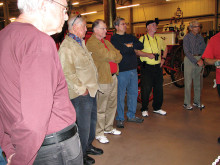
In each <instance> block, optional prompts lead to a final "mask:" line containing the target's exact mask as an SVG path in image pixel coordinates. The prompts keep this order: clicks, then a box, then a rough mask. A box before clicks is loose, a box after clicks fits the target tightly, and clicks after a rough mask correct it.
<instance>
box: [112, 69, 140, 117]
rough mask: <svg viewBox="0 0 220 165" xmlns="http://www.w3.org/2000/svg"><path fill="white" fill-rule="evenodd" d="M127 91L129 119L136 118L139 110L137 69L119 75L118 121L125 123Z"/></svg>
mask: <svg viewBox="0 0 220 165" xmlns="http://www.w3.org/2000/svg"><path fill="white" fill-rule="evenodd" d="M126 91H127V106H128V112H127V117H128V118H134V117H135V113H136V108H137V97H138V75H137V69H134V70H129V71H125V72H120V73H119V75H118V101H117V116H116V120H121V121H124V120H125V118H124V103H125V94H126Z"/></svg>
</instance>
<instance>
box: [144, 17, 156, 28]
mask: <svg viewBox="0 0 220 165" xmlns="http://www.w3.org/2000/svg"><path fill="white" fill-rule="evenodd" d="M154 22H155V23H156V24H157V25H158V24H159V20H158V18H155V20H149V21H147V22H146V27H147V26H148V25H150V24H152V23H154Z"/></svg>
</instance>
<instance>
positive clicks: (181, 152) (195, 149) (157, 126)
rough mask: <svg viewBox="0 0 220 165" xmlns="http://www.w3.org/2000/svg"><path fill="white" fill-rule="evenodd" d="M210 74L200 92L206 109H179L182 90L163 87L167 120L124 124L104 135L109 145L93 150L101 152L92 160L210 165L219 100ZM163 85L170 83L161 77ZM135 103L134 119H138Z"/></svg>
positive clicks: (114, 164) (216, 150)
mask: <svg viewBox="0 0 220 165" xmlns="http://www.w3.org/2000/svg"><path fill="white" fill-rule="evenodd" d="M214 77H215V74H214V73H211V75H209V76H208V77H207V78H205V79H204V90H203V92H202V98H203V103H204V104H205V105H206V108H205V109H204V110H202V111H200V110H199V109H198V108H194V110H193V111H187V110H185V109H183V107H182V104H183V94H184V88H177V87H175V86H174V85H168V86H164V105H163V109H164V110H166V111H167V116H160V115H157V114H153V113H152V108H151V106H150V110H149V117H147V118H145V120H144V122H143V123H142V124H136V123H127V122H125V128H124V129H120V130H121V131H122V134H121V135H119V136H116V135H107V137H108V139H109V140H110V143H108V144H101V143H99V142H98V141H97V140H94V143H93V144H94V146H96V147H100V148H102V149H103V150H104V154H103V155H101V156H92V157H93V158H95V160H96V165H211V164H212V162H213V161H215V159H216V158H217V157H218V156H219V155H220V144H218V143H217V138H218V137H219V136H220V129H219V124H220V108H219V106H220V98H219V97H218V95H217V91H216V89H213V88H212V86H213V79H214ZM164 79H165V81H164V83H168V82H170V81H171V80H170V77H169V76H165V77H164ZM140 107H141V105H140V104H139V103H138V107H137V116H141V113H140V111H139V110H140Z"/></svg>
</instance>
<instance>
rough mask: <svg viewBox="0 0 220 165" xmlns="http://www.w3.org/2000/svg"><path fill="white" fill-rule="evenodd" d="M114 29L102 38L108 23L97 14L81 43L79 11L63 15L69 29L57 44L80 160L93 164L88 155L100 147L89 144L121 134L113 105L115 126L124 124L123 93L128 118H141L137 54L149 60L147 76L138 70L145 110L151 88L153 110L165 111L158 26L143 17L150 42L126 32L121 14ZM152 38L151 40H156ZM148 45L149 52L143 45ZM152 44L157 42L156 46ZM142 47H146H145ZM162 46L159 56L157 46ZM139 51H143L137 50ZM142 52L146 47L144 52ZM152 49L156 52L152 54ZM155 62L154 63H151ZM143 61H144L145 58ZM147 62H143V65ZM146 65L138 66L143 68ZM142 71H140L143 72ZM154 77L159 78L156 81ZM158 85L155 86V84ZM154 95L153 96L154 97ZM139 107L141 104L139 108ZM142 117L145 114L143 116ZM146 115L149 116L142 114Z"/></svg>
mask: <svg viewBox="0 0 220 165" xmlns="http://www.w3.org/2000/svg"><path fill="white" fill-rule="evenodd" d="M114 26H115V28H116V34H114V35H113V36H112V37H111V42H109V41H108V40H105V39H104V38H105V37H106V33H107V27H106V24H105V22H104V21H103V20H101V19H97V20H96V21H94V22H93V24H92V30H93V34H92V36H91V37H90V38H89V39H88V41H87V43H86V45H85V41H84V40H83V38H84V37H85V34H86V31H87V28H86V21H85V19H84V18H83V17H81V15H74V16H71V17H70V18H69V20H68V30H69V33H68V34H67V35H66V37H65V39H64V41H63V42H62V44H61V46H60V49H59V52H58V53H59V57H60V61H61V65H62V68H63V72H64V75H65V77H66V81H67V84H68V89H69V96H70V99H71V102H72V104H73V106H74V107H75V110H76V122H77V125H78V130H79V137H80V141H81V145H82V152H83V158H84V164H93V163H95V160H94V159H93V158H92V157H90V156H88V154H92V155H101V154H103V150H102V149H99V148H96V147H94V146H93V145H92V142H93V140H94V139H97V140H98V141H99V142H100V143H103V144H104V143H108V142H109V140H108V138H107V137H106V136H105V134H113V135H120V134H121V131H119V130H117V129H115V128H113V122H114V118H115V114H116V110H117V116H116V120H117V127H118V128H124V120H125V118H124V102H125V95H126V92H127V105H128V111H127V121H128V122H136V123H142V122H143V119H141V118H138V117H136V116H135V113H136V107H137V97H138V75H137V65H138V63H137V56H136V55H139V56H141V57H143V61H144V60H148V58H146V57H149V59H151V61H154V62H153V63H151V64H149V65H150V66H152V67H150V68H152V69H153V72H151V70H150V71H149V70H146V71H145V72H146V73H147V72H151V73H152V75H153V78H151V82H150V83H149V84H147V82H148V81H149V77H152V75H148V74H142V75H143V78H142V79H143V82H142V87H143V89H144V88H145V86H149V87H148V89H149V91H145V90H144V92H143V95H142V96H143V98H142V99H143V100H144V101H143V102H147V105H145V104H143V105H144V106H145V107H144V110H147V106H148V100H149V95H150V92H151V90H152V87H153V88H154V95H155V96H154V97H155V99H154V102H153V108H154V112H155V113H159V114H161V115H165V114H166V112H165V111H163V110H162V109H161V106H162V101H163V86H162V84H163V74H162V68H161V67H162V65H163V63H164V61H165V59H166V54H167V50H166V46H165V45H164V44H163V42H162V40H161V39H160V38H156V37H155V38H154V34H155V32H156V29H157V25H156V23H155V21H148V22H147V28H149V30H148V33H149V34H150V35H151V36H150V35H149V36H150V37H151V41H150V40H149V37H148V36H147V37H148V41H147V40H146V42H145V43H147V42H148V44H146V45H144V44H143V41H142V42H141V41H139V40H138V39H137V38H136V37H134V36H133V35H130V34H126V30H127V25H126V23H125V20H124V19H123V18H117V19H116V20H115V21H114ZM155 41H156V42H155ZM149 44H150V45H152V48H151V50H152V49H154V52H153V51H152V52H150V53H148V52H149V49H148V48H145V47H144V46H148V45H149ZM155 45H157V47H156V48H155ZM144 48H145V49H146V50H144ZM162 49H163V50H165V51H164V54H163V57H162V60H161V50H162ZM142 50H143V51H142ZM144 51H145V52H144ZM155 54H157V55H158V57H157V59H156V56H155ZM155 61H156V62H155ZM145 63H146V61H145ZM146 65H148V64H146ZM144 69H145V67H143V70H144ZM145 72H144V73H145ZM158 80H159V81H158ZM155 84H157V85H155ZM157 96H158V97H157ZM142 109H143V108H142ZM143 116H146V115H143ZM147 116H148V115H147Z"/></svg>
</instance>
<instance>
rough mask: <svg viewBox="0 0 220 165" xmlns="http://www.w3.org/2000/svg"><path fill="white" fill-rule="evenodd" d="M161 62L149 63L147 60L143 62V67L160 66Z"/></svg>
mask: <svg viewBox="0 0 220 165" xmlns="http://www.w3.org/2000/svg"><path fill="white" fill-rule="evenodd" d="M160 65H161V64H160V63H159V64H152V65H151V64H147V62H146V61H143V62H142V66H143V68H146V67H158V66H160Z"/></svg>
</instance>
